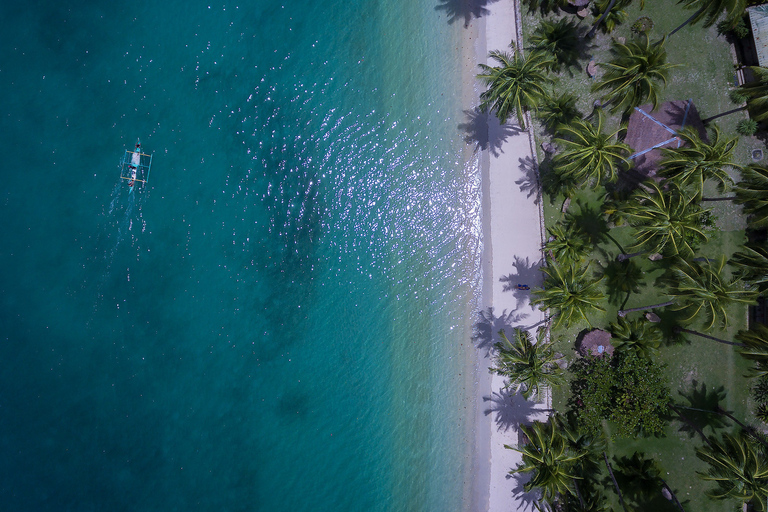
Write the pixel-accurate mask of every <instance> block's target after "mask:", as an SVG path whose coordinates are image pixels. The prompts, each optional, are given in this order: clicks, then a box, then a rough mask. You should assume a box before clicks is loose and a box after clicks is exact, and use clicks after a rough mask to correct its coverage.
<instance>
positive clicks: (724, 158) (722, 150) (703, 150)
mask: <svg viewBox="0 0 768 512" xmlns="http://www.w3.org/2000/svg"><path fill="white" fill-rule="evenodd" d="M678 137H679V138H680V139H681V140H682V141H683V143H684V145H682V146H681V147H678V148H672V149H662V154H663V155H664V158H663V159H662V161H661V163H660V169H659V170H658V172H657V174H658V175H659V176H662V177H663V178H666V179H668V180H671V181H674V182H675V183H676V184H677V185H678V186H679V187H680V188H685V187H691V188H692V189H693V191H694V193H695V195H696V197H701V196H702V195H703V194H704V182H705V181H706V180H713V181H715V182H716V183H717V185H718V189H719V190H720V191H721V192H724V191H726V190H727V189H728V188H729V187H730V186H731V185H732V184H733V180H732V179H731V177H730V175H729V174H728V169H738V168H739V166H738V165H736V164H735V163H734V162H733V153H734V150H735V149H736V144H737V143H738V141H739V139H738V137H733V138H728V137H721V134H720V129H719V128H718V127H717V126H714V125H713V126H712V130H711V132H710V138H711V140H712V142H705V141H703V140H701V137H699V133H698V131H696V130H695V129H693V128H691V127H690V126H688V127H685V128H683V129H682V130H680V131H679V132H678Z"/></svg>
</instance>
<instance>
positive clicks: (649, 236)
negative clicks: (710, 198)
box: [614, 181, 707, 257]
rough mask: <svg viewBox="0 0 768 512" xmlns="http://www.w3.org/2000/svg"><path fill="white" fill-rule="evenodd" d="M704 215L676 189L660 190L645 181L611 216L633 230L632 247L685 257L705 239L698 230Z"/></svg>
mask: <svg viewBox="0 0 768 512" xmlns="http://www.w3.org/2000/svg"><path fill="white" fill-rule="evenodd" d="M704 212H705V210H703V209H702V208H701V207H700V206H699V205H698V204H697V203H696V201H695V198H694V197H693V196H690V195H688V194H685V192H684V191H682V190H680V189H679V188H677V187H675V186H672V187H670V188H669V189H668V190H662V189H661V187H660V186H659V184H658V183H656V182H655V181H648V182H646V183H645V185H644V186H643V187H640V188H639V189H637V191H635V192H634V193H633V195H632V198H631V199H630V200H629V201H627V202H626V203H624V204H623V205H622V206H620V207H619V209H618V210H617V211H616V213H615V214H614V215H615V216H616V217H617V218H620V219H623V220H626V222H627V223H628V224H629V225H630V226H632V227H634V228H635V229H636V230H637V234H636V238H637V241H638V243H637V245H636V246H643V247H645V248H646V249H647V250H648V251H649V252H658V253H661V254H664V255H667V256H676V255H681V256H684V257H689V256H691V255H693V252H694V249H695V247H697V246H698V244H699V243H702V242H705V241H706V240H707V236H706V235H705V234H704V231H703V229H702V221H703V218H702V214H703V213H704Z"/></svg>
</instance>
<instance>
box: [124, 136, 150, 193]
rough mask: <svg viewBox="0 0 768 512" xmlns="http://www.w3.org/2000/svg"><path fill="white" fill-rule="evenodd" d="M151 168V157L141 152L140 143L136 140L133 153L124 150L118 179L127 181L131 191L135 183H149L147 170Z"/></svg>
mask: <svg viewBox="0 0 768 512" xmlns="http://www.w3.org/2000/svg"><path fill="white" fill-rule="evenodd" d="M151 167H152V155H147V154H146V153H142V152H141V141H140V140H138V139H137V140H136V147H135V148H134V151H130V150H128V149H126V150H125V154H124V155H123V161H122V162H121V163H120V179H123V180H127V181H128V186H129V187H130V188H131V191H133V187H134V186H135V185H136V183H149V170H150V168H151Z"/></svg>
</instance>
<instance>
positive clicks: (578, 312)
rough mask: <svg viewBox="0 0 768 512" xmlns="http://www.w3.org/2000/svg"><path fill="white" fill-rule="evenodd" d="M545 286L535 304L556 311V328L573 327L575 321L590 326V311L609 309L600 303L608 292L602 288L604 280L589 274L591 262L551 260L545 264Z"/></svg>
mask: <svg viewBox="0 0 768 512" xmlns="http://www.w3.org/2000/svg"><path fill="white" fill-rule="evenodd" d="M541 270H542V272H544V274H545V277H544V289H543V290H535V291H534V292H533V297H534V298H533V300H531V303H532V304H535V305H541V306H543V307H544V308H546V309H551V310H555V314H556V315H557V316H556V318H555V323H554V326H555V328H557V327H559V326H560V325H565V327H566V328H567V327H569V326H571V325H572V324H573V323H574V322H577V321H579V320H582V319H583V320H585V321H586V322H587V324H589V325H590V326H591V325H592V324H590V323H589V319H588V318H587V313H590V312H592V311H605V310H604V309H603V308H602V307H601V306H600V302H601V301H602V300H604V299H605V295H603V292H601V291H600V289H599V284H600V280H601V279H602V278H599V279H595V278H594V277H590V276H589V275H588V271H589V265H587V266H586V267H581V266H577V265H559V264H557V263H551V264H550V265H547V266H545V267H542V269H541Z"/></svg>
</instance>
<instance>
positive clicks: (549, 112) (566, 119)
mask: <svg viewBox="0 0 768 512" xmlns="http://www.w3.org/2000/svg"><path fill="white" fill-rule="evenodd" d="M576 101H577V98H576V96H574V95H573V94H570V93H563V94H561V95H559V96H555V95H554V93H553V94H550V95H548V96H547V97H546V98H545V99H544V101H543V102H542V103H541V105H540V106H539V111H538V115H537V117H538V118H539V120H540V121H541V122H542V124H543V125H544V126H545V127H546V128H547V130H549V131H550V132H551V133H559V131H560V128H562V127H563V126H566V125H568V124H570V123H571V122H572V121H573V120H574V119H580V118H581V112H579V109H578V108H576Z"/></svg>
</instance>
